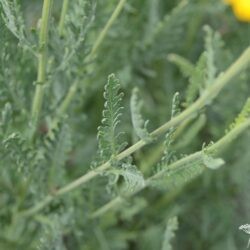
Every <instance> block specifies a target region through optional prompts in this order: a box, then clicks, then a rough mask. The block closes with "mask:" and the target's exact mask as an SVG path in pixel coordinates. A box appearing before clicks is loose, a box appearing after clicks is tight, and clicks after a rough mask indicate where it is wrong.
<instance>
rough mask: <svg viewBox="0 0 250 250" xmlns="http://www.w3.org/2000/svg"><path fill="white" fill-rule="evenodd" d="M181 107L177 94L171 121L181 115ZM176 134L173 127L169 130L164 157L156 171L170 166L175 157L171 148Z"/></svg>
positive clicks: (174, 97)
mask: <svg viewBox="0 0 250 250" xmlns="http://www.w3.org/2000/svg"><path fill="white" fill-rule="evenodd" d="M179 106H180V100H179V93H178V92H176V93H175V94H174V96H173V100H172V111H171V119H172V118H174V117H175V116H176V115H178V114H179V113H180V108H179ZM174 132H175V128H174V127H172V128H170V129H169V131H168V132H167V134H166V136H165V140H164V152H163V156H162V158H161V160H160V162H159V164H158V165H157V167H156V169H157V170H158V171H159V170H161V169H162V167H163V166H167V165H168V164H169V162H170V160H171V158H172V156H173V153H174V152H172V151H171V146H172V143H173V136H174Z"/></svg>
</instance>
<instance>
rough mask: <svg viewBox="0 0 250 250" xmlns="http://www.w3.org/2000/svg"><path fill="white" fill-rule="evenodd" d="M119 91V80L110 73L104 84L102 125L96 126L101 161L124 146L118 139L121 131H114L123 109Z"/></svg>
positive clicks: (121, 94)
mask: <svg viewBox="0 0 250 250" xmlns="http://www.w3.org/2000/svg"><path fill="white" fill-rule="evenodd" d="M119 91H120V84H119V80H118V79H117V78H116V77H115V75H114V74H111V75H110V76H109V77H108V82H107V84H106V86H105V91H104V98H105V100H106V101H105V103H104V110H103V113H102V116H103V118H102V121H101V123H102V125H101V126H100V127H99V128H98V134H97V138H98V143H99V153H100V156H101V158H102V160H103V161H105V160H108V159H110V158H111V157H112V156H115V155H117V153H118V152H119V151H120V150H122V149H123V148H124V146H125V144H124V142H121V141H120V136H121V133H117V131H116V129H117V126H118V124H119V123H120V116H121V115H122V113H121V111H122V109H123V108H122V107H121V101H122V97H123V93H122V92H119Z"/></svg>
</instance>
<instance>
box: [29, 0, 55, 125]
mask: <svg viewBox="0 0 250 250" xmlns="http://www.w3.org/2000/svg"><path fill="white" fill-rule="evenodd" d="M52 3H53V0H44V1H43V10H42V19H41V28H40V33H39V54H38V70H37V83H36V90H35V95H34V99H33V105H32V113H31V119H32V123H33V125H34V127H36V125H37V122H38V119H39V115H40V112H41V107H42V103H43V96H44V84H45V81H46V66H47V48H48V26H49V25H48V24H49V17H50V10H51V7H52Z"/></svg>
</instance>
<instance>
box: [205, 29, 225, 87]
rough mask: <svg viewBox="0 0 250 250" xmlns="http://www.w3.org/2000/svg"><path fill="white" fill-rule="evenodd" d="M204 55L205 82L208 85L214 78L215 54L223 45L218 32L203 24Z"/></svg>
mask: <svg viewBox="0 0 250 250" xmlns="http://www.w3.org/2000/svg"><path fill="white" fill-rule="evenodd" d="M204 30H205V32H206V37H205V57H206V82H205V84H206V85H207V86H209V85H210V84H212V83H213V82H214V80H215V78H216V74H217V66H216V54H218V53H219V52H220V50H221V48H222V46H223V42H222V39H221V36H220V34H219V33H218V32H214V31H213V30H212V29H211V28H210V27H209V26H205V27H204Z"/></svg>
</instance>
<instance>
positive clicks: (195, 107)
mask: <svg viewBox="0 0 250 250" xmlns="http://www.w3.org/2000/svg"><path fill="white" fill-rule="evenodd" d="M249 61H250V48H248V49H246V50H245V51H244V52H243V54H242V55H241V56H240V57H239V58H238V60H236V62H235V63H233V64H232V65H231V66H230V67H229V69H228V70H227V71H226V72H225V73H224V74H223V75H221V76H220V77H218V78H217V80H215V82H214V84H213V85H212V86H211V87H210V88H208V89H207V91H206V92H204V94H203V95H202V96H201V97H200V98H199V99H198V100H197V101H196V102H195V103H193V104H192V105H191V106H190V107H189V108H187V109H186V110H184V111H183V112H182V113H180V114H179V115H178V116H176V117H174V118H173V119H171V120H170V121H168V122H166V123H165V124H164V125H162V126H161V127H159V128H158V129H156V130H154V131H153V132H152V133H151V136H152V137H154V138H158V137H159V136H161V135H162V134H164V133H166V132H167V131H168V130H169V129H170V128H171V127H174V126H177V125H179V124H180V123H182V122H183V121H185V120H186V119H188V118H190V117H192V116H193V115H194V114H196V113H197V112H199V110H200V109H202V108H203V107H204V106H206V105H207V104H208V103H210V102H211V101H212V100H213V99H214V98H215V97H216V96H217V95H218V94H219V93H220V91H221V90H222V88H223V87H225V85H226V84H227V83H229V82H230V81H231V80H232V79H233V78H234V77H235V76H236V75H237V74H238V73H240V72H241V71H242V70H243V69H244V68H245V67H246V66H247V64H248V63H249ZM146 144H147V143H146V142H144V141H143V140H140V141H138V142H137V143H135V144H134V145H132V146H130V147H129V148H127V149H126V150H124V151H123V152H121V153H120V154H118V155H117V156H116V159H117V160H118V161H120V160H122V159H124V158H126V157H127V156H129V155H131V154H133V153H134V152H136V151H137V150H139V149H141V148H142V147H143V146H145V145H146ZM213 149H216V147H215V146H214V147H213ZM110 166H111V165H110V162H109V161H107V162H106V163H104V164H102V165H101V166H99V167H97V168H96V169H94V170H91V171H89V172H88V173H87V174H85V175H83V176H81V177H79V178H78V179H76V180H74V181H72V182H71V183H69V184H67V185H66V186H65V187H62V188H61V189H59V190H58V191H57V192H56V193H55V194H54V198H56V197H57V196H60V195H63V194H65V193H68V192H70V191H71V190H74V189H76V188H78V187H80V186H82V185H83V184H86V183H87V182H88V181H90V180H92V179H93V178H95V177H96V176H98V175H99V174H100V173H102V172H104V171H106V170H107V169H109V168H110ZM43 202H44V201H41V203H43ZM35 207H39V209H37V210H35V211H36V212H37V211H39V210H41V209H42V206H41V205H40V204H37V205H36V206H35ZM32 210H34V208H31V209H29V210H27V211H24V212H23V214H27V215H32V214H33V213H31V212H30V211H32Z"/></svg>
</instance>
